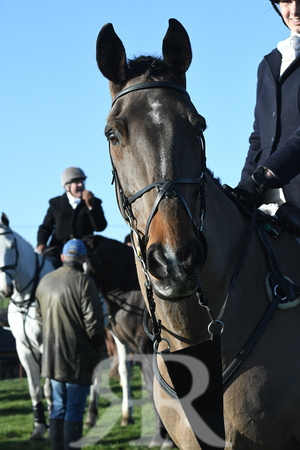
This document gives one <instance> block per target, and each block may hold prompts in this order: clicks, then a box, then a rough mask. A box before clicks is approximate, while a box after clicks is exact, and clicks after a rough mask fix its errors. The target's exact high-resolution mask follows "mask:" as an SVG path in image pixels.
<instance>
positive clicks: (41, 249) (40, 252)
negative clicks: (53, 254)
mask: <svg viewBox="0 0 300 450" xmlns="http://www.w3.org/2000/svg"><path fill="white" fill-rule="evenodd" d="M45 248H46V245H45V244H40V245H38V246H37V247H36V249H35V253H39V254H40V255H42V254H43V253H44V250H45Z"/></svg>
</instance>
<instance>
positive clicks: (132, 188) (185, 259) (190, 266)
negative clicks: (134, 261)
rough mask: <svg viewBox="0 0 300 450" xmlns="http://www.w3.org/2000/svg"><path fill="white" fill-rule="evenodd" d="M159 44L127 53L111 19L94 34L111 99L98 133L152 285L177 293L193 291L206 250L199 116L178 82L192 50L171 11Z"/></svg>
mask: <svg viewBox="0 0 300 450" xmlns="http://www.w3.org/2000/svg"><path fill="white" fill-rule="evenodd" d="M162 52H163V58H154V57H145V56H141V57H139V58H136V59H134V60H129V61H127V58H126V53H125V49H124V46H123V44H122V42H121V40H120V39H119V37H118V36H117V35H116V33H115V31H114V29H113V26H112V24H107V25H105V26H104V27H103V28H102V29H101V31H100V33H99V35H98V39H97V64H98V67H99V69H100V71H101V72H102V74H103V75H104V76H105V77H106V78H107V79H108V80H109V85H110V92H111V96H112V100H113V103H112V108H111V110H110V113H109V115H108V118H107V125H106V127H105V134H106V137H107V139H108V141H109V148H110V156H111V161H112V166H113V175H114V180H115V183H116V191H117V198H118V204H119V208H120V210H121V213H122V215H123V217H124V218H125V220H126V221H127V222H129V225H130V227H131V229H132V231H133V233H134V241H135V249H136V253H137V257H138V259H140V260H141V261H142V263H143V264H144V272H145V274H147V276H148V277H149V279H150V282H151V285H152V287H153V290H154V292H155V293H156V295H157V296H158V297H160V298H161V299H168V300H177V299H180V298H186V297H189V296H191V295H192V294H194V293H195V291H196V289H197V286H198V283H199V273H200V271H201V268H202V267H203V265H204V263H205V258H206V243H205V239H204V238H203V235H202V231H201V226H202V220H203V216H204V213H205V182H204V180H205V151H204V138H203V132H204V130H205V128H206V124H205V119H204V118H203V117H202V116H201V115H199V114H198V113H197V111H196V109H195V107H194V105H193V104H192V102H191V99H190V97H189V95H188V93H187V91H186V90H185V88H186V76H185V73H186V71H187V70H188V68H189V66H190V63H191V60H192V51H191V45H190V41H189V37H188V34H187V32H186V30H185V29H184V27H183V26H182V25H181V24H180V23H179V22H178V21H177V20H175V19H170V21H169V28H168V30H167V33H166V35H165V37H164V40H163V49H162Z"/></svg>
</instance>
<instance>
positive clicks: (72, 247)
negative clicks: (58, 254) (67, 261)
mask: <svg viewBox="0 0 300 450" xmlns="http://www.w3.org/2000/svg"><path fill="white" fill-rule="evenodd" d="M62 254H63V255H65V256H69V257H71V258H79V257H80V256H85V255H86V248H85V245H84V243H83V242H82V241H81V240H80V239H71V240H70V241H68V242H66V243H65V245H64V247H63V250H62Z"/></svg>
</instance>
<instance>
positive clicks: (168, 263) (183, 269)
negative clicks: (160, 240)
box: [146, 239, 206, 300]
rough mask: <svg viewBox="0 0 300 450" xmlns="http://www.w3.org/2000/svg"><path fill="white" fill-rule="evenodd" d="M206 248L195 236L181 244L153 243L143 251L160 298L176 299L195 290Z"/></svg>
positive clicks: (154, 287) (186, 295)
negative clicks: (145, 251)
mask: <svg viewBox="0 0 300 450" xmlns="http://www.w3.org/2000/svg"><path fill="white" fill-rule="evenodd" d="M205 257H206V249H204V246H203V244H202V242H201V241H200V240H198V239H194V240H192V241H190V242H188V243H186V244H185V245H184V246H182V247H180V248H176V251H175V250H173V249H172V248H171V247H170V246H168V245H166V246H163V245H161V244H152V245H151V246H150V247H149V249H148V251H147V255H146V264H147V269H148V272H149V274H150V276H151V281H152V286H153V289H154V291H155V293H156V294H157V295H158V296H159V297H160V298H162V299H168V300H176V299H179V298H184V297H188V296H190V295H192V294H194V293H195V291H196V289H197V286H198V283H199V277H200V272H201V269H202V267H203V265H204V263H205Z"/></svg>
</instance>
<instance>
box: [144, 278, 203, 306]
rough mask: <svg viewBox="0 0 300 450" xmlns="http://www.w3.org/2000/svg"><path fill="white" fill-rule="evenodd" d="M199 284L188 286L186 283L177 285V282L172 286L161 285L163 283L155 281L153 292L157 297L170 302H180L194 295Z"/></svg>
mask: <svg viewBox="0 0 300 450" xmlns="http://www.w3.org/2000/svg"><path fill="white" fill-rule="evenodd" d="M197 286H198V284H195V285H194V286H190V287H189V288H188V287H187V286H186V285H184V286H182V287H181V286H180V285H178V284H177V285H176V283H174V284H173V285H172V286H170V285H169V286H161V284H158V283H155V282H153V283H152V288H153V292H154V294H155V295H156V297H158V298H160V299H161V300H168V301H170V302H180V301H182V300H186V299H187V298H189V297H191V296H193V295H194V294H195V292H196V290H197Z"/></svg>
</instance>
